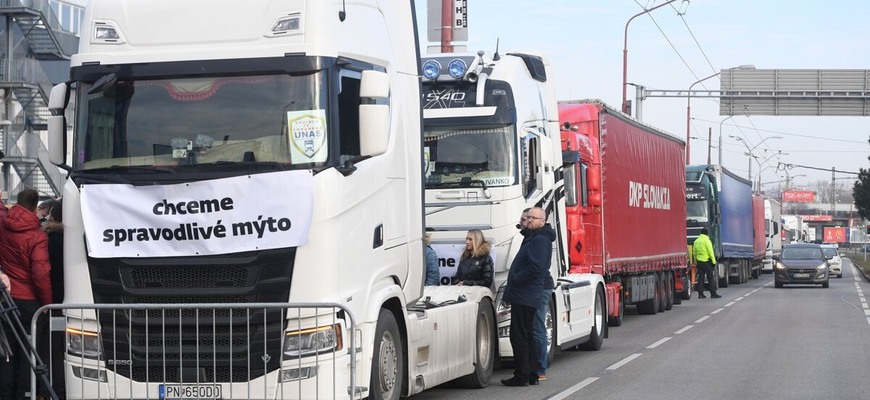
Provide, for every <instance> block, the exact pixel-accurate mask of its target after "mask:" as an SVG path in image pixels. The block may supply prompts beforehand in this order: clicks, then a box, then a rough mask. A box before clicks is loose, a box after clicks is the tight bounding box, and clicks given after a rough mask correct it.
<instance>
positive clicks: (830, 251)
mask: <svg viewBox="0 0 870 400" xmlns="http://www.w3.org/2000/svg"><path fill="white" fill-rule="evenodd" d="M822 251H823V252H825V258H828V257H830V259H829V260H828V264H830V267H829V268H828V271H830V273H831V276H834V275H836V276H837V278H842V277H843V268H842V260H841V259H840V252H839V251H838V250H837V248H836V247H834V246H829V245H824V244H823V245H822Z"/></svg>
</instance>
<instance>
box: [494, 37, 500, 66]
mask: <svg viewBox="0 0 870 400" xmlns="http://www.w3.org/2000/svg"><path fill="white" fill-rule="evenodd" d="M499 40H500V38H496V39H495V53H493V54H492V61H498V60H500V59H501V56H500V55H498V41H499Z"/></svg>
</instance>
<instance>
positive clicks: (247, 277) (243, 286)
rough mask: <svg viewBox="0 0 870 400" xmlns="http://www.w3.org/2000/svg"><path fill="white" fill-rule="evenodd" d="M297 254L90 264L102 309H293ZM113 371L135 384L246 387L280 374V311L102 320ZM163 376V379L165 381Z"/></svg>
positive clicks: (124, 314)
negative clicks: (115, 306)
mask: <svg viewBox="0 0 870 400" xmlns="http://www.w3.org/2000/svg"><path fill="white" fill-rule="evenodd" d="M294 256H295V249H284V250H270V251H262V252H252V253H242V254H234V255H224V256H220V257H217V256H203V257H178V258H154V259H89V260H88V261H89V269H90V275H91V282H92V285H93V289H94V300H95V302H96V303H98V304H100V303H102V304H108V303H123V304H193V303H254V302H257V303H268V302H282V303H283V302H287V300H288V299H289V297H290V282H291V278H292V271H293V260H294ZM98 320H99V322H100V336H101V339H102V346H103V357H104V359H105V360H111V361H112V362H107V365H108V368H109V369H110V370H114V371H115V372H117V373H118V374H120V375H122V376H125V377H128V378H130V379H132V380H134V381H137V382H145V381H148V382H169V383H181V382H231V381H232V382H244V381H247V380H250V379H254V378H257V377H260V376H262V375H264V374H266V373H268V372H270V371H273V370H276V369H277V368H278V367H279V366H280V360H281V339H282V336H283V332H284V324H285V320H286V318H285V313H284V311H283V310H280V309H269V310H263V309H226V308H214V309H213V308H207V309H178V308H175V309H173V307H172V306H166V307H160V308H158V309H148V310H143V309H138V310H115V311H109V312H101V313H99V315H98ZM164 375H165V376H164Z"/></svg>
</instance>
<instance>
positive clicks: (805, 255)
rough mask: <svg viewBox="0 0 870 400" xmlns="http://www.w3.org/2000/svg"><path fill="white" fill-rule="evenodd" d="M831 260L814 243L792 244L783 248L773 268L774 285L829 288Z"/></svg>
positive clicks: (779, 286)
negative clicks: (812, 285)
mask: <svg viewBox="0 0 870 400" xmlns="http://www.w3.org/2000/svg"><path fill="white" fill-rule="evenodd" d="M828 260H829V258H827V257H825V254H824V252H823V251H822V247H821V246H819V245H818V244H813V243H791V244H787V245H785V246H783V248H782V253H781V254H780V255H779V257H776V258H775V264H774V266H773V279H774V285H775V286H776V287H778V288H781V287H782V285H785V284H792V283H795V284H814V285H822V287H823V288H827V287H828V277H829V276H830V273H829V272H828V268H829V264H830V263H829V262H828Z"/></svg>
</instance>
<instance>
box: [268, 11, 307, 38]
mask: <svg viewBox="0 0 870 400" xmlns="http://www.w3.org/2000/svg"><path fill="white" fill-rule="evenodd" d="M301 20H302V16H300V15H299V14H293V15H290V16H287V17H284V18H281V19H279V20H278V22H275V26H273V27H272V33H274V34H280V33H285V32H287V31H295V30H299V25H300V21H301Z"/></svg>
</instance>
